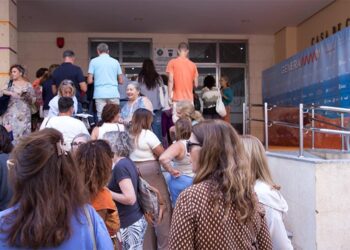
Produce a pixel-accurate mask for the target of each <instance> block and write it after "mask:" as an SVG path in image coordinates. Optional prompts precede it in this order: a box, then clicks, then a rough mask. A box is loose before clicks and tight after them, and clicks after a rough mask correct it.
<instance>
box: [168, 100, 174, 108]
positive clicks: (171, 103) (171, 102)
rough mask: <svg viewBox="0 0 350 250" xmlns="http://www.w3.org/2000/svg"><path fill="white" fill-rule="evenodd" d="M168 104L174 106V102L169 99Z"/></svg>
mask: <svg viewBox="0 0 350 250" xmlns="http://www.w3.org/2000/svg"><path fill="white" fill-rule="evenodd" d="M168 103H169V106H170V107H172V106H173V100H171V98H169V99H168Z"/></svg>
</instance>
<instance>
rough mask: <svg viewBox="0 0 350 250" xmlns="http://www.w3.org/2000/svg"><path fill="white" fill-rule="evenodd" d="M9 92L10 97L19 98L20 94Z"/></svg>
mask: <svg viewBox="0 0 350 250" xmlns="http://www.w3.org/2000/svg"><path fill="white" fill-rule="evenodd" d="M10 93H11V94H10V96H11V97H12V98H15V99H19V98H20V95H19V94H17V93H16V92H12V91H11V92H10Z"/></svg>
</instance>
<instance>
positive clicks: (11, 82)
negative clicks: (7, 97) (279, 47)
mask: <svg viewBox="0 0 350 250" xmlns="http://www.w3.org/2000/svg"><path fill="white" fill-rule="evenodd" d="M12 85H13V80H10V81H9V83H8V84H7V88H8V89H9V88H11V87H12Z"/></svg>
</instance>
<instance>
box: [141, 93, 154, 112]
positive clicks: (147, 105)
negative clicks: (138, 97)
mask: <svg viewBox="0 0 350 250" xmlns="http://www.w3.org/2000/svg"><path fill="white" fill-rule="evenodd" d="M142 99H143V104H144V105H145V108H146V109H147V110H149V111H151V112H153V105H152V102H151V101H150V100H149V99H148V98H147V97H146V96H143V97H142Z"/></svg>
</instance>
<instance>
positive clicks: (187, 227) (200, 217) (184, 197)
mask: <svg viewBox="0 0 350 250" xmlns="http://www.w3.org/2000/svg"><path fill="white" fill-rule="evenodd" d="M212 185H213V183H211V181H203V182H201V183H198V184H195V185H192V186H190V187H188V188H187V189H185V190H184V191H183V192H182V193H181V194H180V196H179V198H178V199H177V202H176V210H175V212H174V214H173V218H172V221H180V222H179V224H181V226H179V227H176V226H175V227H172V228H171V235H177V237H170V249H222V250H225V249H227V250H232V249H255V248H253V245H252V242H254V241H255V240H256V238H258V239H259V238H260V239H261V238H264V237H265V235H267V237H269V232H268V230H267V226H266V222H265V219H264V212H263V210H262V211H255V213H254V215H253V216H252V221H253V222H252V224H250V225H249V223H248V224H242V223H241V222H239V221H238V217H237V210H236V209H235V205H232V206H231V207H229V208H228V213H227V214H226V216H225V211H224V207H225V206H224V203H223V199H222V198H220V199H219V203H218V206H217V207H218V210H217V211H215V208H214V206H213V202H212V199H211V196H210V193H211V186H212ZM185 214H186V216H184V215H185ZM190 231H193V232H195V233H193V234H191V237H190V238H187V237H184V238H182V235H187V233H188V232H190ZM259 243H260V244H259V249H269V248H266V247H267V246H268V245H267V246H264V242H263V241H260V242H259Z"/></svg>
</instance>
